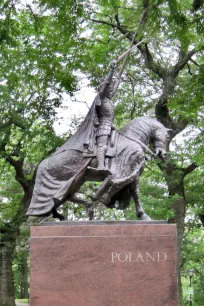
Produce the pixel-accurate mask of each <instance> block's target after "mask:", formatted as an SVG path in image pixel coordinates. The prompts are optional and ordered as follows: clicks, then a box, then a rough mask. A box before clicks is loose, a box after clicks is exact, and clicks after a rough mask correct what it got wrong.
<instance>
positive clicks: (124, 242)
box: [30, 221, 177, 306]
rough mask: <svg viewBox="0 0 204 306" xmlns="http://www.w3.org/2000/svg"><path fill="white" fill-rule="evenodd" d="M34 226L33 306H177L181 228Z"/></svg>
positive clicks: (102, 224)
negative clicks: (177, 258) (178, 234)
mask: <svg viewBox="0 0 204 306" xmlns="http://www.w3.org/2000/svg"><path fill="white" fill-rule="evenodd" d="M45 225H46V226H33V227H31V288H30V302H31V304H30V305H31V306H50V305H60V306H176V305H177V275H176V253H177V247H176V245H177V242H176V225H173V224H166V223H165V222H163V223H162V222H161V221H158V222H157V221H150V222H144V221H141V222H137V221H126V222H125V221H124V222H105V221H102V222H100V221H96V222H95V221H94V222H92V221H91V222H88V221H86V222H60V223H58V222H56V223H54V224H53V223H47V224H45Z"/></svg>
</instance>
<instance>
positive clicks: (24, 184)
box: [6, 156, 29, 192]
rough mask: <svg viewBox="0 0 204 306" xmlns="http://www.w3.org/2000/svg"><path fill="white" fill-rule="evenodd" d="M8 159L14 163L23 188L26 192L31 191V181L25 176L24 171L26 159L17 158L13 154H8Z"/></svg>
mask: <svg viewBox="0 0 204 306" xmlns="http://www.w3.org/2000/svg"><path fill="white" fill-rule="evenodd" d="M6 160H7V161H8V162H9V163H10V165H12V166H13V167H14V169H15V171H16V176H15V178H16V180H17V181H18V182H19V184H20V185H21V186H22V187H23V190H24V191H25V192H28V191H29V181H28V180H27V179H26V178H25V176H24V173H23V162H24V159H19V160H15V159H14V158H12V157H11V156H7V157H6Z"/></svg>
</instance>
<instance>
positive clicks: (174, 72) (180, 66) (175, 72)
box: [172, 48, 198, 77]
mask: <svg viewBox="0 0 204 306" xmlns="http://www.w3.org/2000/svg"><path fill="white" fill-rule="evenodd" d="M196 52H198V50H196V48H194V49H193V50H191V51H190V52H189V53H188V54H187V55H185V56H184V57H183V58H181V59H180V60H179V61H178V62H177V63H176V65H175V66H174V67H173V69H172V75H173V76H174V77H177V75H178V74H179V72H180V71H181V70H182V69H183V68H184V67H185V66H186V64H187V63H188V61H189V60H190V59H191V57H192V56H193V55H194V54H195V53H196Z"/></svg>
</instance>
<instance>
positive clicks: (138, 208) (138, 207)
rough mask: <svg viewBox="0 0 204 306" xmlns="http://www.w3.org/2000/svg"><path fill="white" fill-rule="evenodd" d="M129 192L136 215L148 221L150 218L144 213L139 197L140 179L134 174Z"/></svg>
mask: <svg viewBox="0 0 204 306" xmlns="http://www.w3.org/2000/svg"><path fill="white" fill-rule="evenodd" d="M131 193H132V197H133V200H134V202H135V206H136V215H137V217H138V218H141V219H142V220H145V221H150V220H151V218H150V217H149V216H148V215H147V214H146V213H145V211H144V208H143V206H142V201H141V199H140V179H139V175H138V176H136V178H135V180H134V182H132V183H131Z"/></svg>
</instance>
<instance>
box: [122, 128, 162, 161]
mask: <svg viewBox="0 0 204 306" xmlns="http://www.w3.org/2000/svg"><path fill="white" fill-rule="evenodd" d="M118 134H120V135H122V136H124V137H125V138H128V139H130V140H132V141H134V142H137V143H139V144H140V145H141V146H142V147H143V148H144V149H145V150H147V151H148V152H149V153H150V154H151V155H153V156H154V157H157V156H156V154H155V153H154V152H152V150H150V149H149V148H148V146H146V145H145V144H144V143H142V142H141V141H140V140H138V139H137V140H135V139H133V138H131V137H128V136H126V135H124V134H123V133H118Z"/></svg>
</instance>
